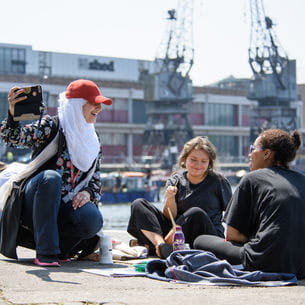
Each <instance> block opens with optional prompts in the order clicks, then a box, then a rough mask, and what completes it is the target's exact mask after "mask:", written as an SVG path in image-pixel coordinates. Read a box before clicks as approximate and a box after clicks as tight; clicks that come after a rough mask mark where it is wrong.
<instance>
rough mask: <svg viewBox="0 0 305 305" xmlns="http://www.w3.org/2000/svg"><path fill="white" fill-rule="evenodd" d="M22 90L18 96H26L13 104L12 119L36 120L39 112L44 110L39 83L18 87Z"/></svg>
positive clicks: (39, 114)
mask: <svg viewBox="0 0 305 305" xmlns="http://www.w3.org/2000/svg"><path fill="white" fill-rule="evenodd" d="M20 89H24V92H22V93H20V94H19V95H18V97H21V96H26V97H27V99H25V100H24V101H21V102H18V103H16V104H15V108H14V121H26V120H37V119H39V118H40V116H41V113H42V112H43V111H44V110H45V108H46V107H45V105H44V104H43V99H42V89H41V86H40V85H35V86H31V87H24V88H20Z"/></svg>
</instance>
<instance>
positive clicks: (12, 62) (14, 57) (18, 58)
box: [0, 48, 26, 74]
mask: <svg viewBox="0 0 305 305" xmlns="http://www.w3.org/2000/svg"><path fill="white" fill-rule="evenodd" d="M25 63H26V62H25V49H18V48H0V73H16V74H25Z"/></svg>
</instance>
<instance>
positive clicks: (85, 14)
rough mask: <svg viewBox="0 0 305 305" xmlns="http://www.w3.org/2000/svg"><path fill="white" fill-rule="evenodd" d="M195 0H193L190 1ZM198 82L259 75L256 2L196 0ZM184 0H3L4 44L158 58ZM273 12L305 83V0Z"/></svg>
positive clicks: (274, 0) (281, 0) (272, 6)
mask: <svg viewBox="0 0 305 305" xmlns="http://www.w3.org/2000/svg"><path fill="white" fill-rule="evenodd" d="M184 1H191V0H184ZM194 2H195V3H194V17H193V33H194V37H193V40H194V49H195V55H194V66H193V68H192V70H191V73H190V76H191V79H192V80H193V84H194V85H197V86H202V85H208V84H211V83H213V82H216V81H218V80H221V79H223V78H226V77H228V76H230V75H233V76H234V77H237V78H239V77H246V78H250V77H251V76H252V73H251V70H250V67H249V64H248V48H249V40H250V27H249V20H250V15H249V3H250V0H194ZM176 7H177V0H107V1H106V0H86V1H79V0H44V1H41V0H26V1H22V0H2V1H1V18H0V33H1V35H0V42H1V43H16V44H26V45H31V46H32V48H33V49H34V50H41V51H51V52H64V53H75V54H86V55H97V56H110V57H122V58H133V59H144V60H154V58H155V56H156V54H157V50H158V48H159V46H160V44H161V41H162V39H163V38H164V36H165V30H166V25H167V23H166V17H167V10H169V9H172V8H176ZM264 7H265V12H266V15H267V16H269V17H270V18H271V19H272V20H273V22H274V24H275V27H274V29H275V32H276V34H277V36H278V38H279V41H280V43H281V45H282V46H283V48H284V49H285V51H286V53H287V54H288V57H289V59H296V61H297V82H298V83H299V84H300V83H305V34H304V29H305V0H289V1H287V0H264Z"/></svg>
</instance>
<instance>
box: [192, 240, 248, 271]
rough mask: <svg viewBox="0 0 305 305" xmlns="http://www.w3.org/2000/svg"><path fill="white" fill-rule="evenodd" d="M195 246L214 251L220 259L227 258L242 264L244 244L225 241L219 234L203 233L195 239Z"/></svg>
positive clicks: (236, 263) (234, 262) (233, 263)
mask: <svg viewBox="0 0 305 305" xmlns="http://www.w3.org/2000/svg"><path fill="white" fill-rule="evenodd" d="M194 248H195V249H200V250H205V251H209V252H212V253H214V254H215V256H216V257H218V258H219V259H225V260H227V261H228V262H229V263H230V264H232V265H240V264H242V258H241V250H242V249H243V245H242V244H239V243H235V242H230V241H225V240H224V239H223V238H221V237H218V236H212V235H201V236H198V237H197V238H196V239H195V241H194Z"/></svg>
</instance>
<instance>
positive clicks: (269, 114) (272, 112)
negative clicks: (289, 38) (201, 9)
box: [248, 0, 297, 141]
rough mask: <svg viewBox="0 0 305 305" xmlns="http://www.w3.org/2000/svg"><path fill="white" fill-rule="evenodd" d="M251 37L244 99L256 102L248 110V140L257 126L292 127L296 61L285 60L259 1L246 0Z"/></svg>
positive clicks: (271, 22) (293, 127)
mask: <svg viewBox="0 0 305 305" xmlns="http://www.w3.org/2000/svg"><path fill="white" fill-rule="evenodd" d="M250 15H251V36H250V47H249V64H250V67H251V70H252V72H253V75H254V79H253V80H252V81H251V82H250V86H249V90H248V98H249V99H251V100H256V101H258V106H257V107H256V108H255V109H253V111H252V120H251V121H252V122H251V139H250V140H251V141H252V140H253V139H254V138H255V137H256V136H257V134H258V133H259V132H260V131H261V129H268V128H282V129H285V130H291V129H295V128H296V109H294V108H292V107H291V102H292V101H295V100H296V99H297V85H296V62H295V60H289V59H288V56H287V54H286V52H285V50H284V49H283V47H282V46H281V44H280V42H279V40H278V38H277V36H276V33H275V31H274V24H273V21H272V20H271V18H269V17H268V16H266V14H265V10H264V6H263V0H250Z"/></svg>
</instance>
